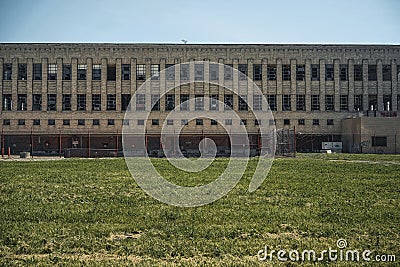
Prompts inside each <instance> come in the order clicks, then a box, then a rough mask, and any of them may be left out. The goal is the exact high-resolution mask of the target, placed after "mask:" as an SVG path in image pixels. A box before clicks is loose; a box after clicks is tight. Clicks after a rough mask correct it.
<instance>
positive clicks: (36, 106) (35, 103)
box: [32, 94, 42, 111]
mask: <svg viewBox="0 0 400 267" xmlns="http://www.w3.org/2000/svg"><path fill="white" fill-rule="evenodd" d="M32 110H33V111H40V110H42V95H41V94H34V95H33V96H32Z"/></svg>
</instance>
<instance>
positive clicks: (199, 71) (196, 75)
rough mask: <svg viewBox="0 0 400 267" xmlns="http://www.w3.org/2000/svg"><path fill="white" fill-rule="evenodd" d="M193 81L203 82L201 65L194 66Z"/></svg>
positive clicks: (202, 67)
mask: <svg viewBox="0 0 400 267" xmlns="http://www.w3.org/2000/svg"><path fill="white" fill-rule="evenodd" d="M194 80H195V81H202V80H204V65H203V64H195V65H194Z"/></svg>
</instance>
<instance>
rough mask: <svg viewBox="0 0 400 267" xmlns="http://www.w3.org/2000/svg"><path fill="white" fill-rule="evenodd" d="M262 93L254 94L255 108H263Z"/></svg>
mask: <svg viewBox="0 0 400 267" xmlns="http://www.w3.org/2000/svg"><path fill="white" fill-rule="evenodd" d="M262 97H263V96H262V95H253V110H262Z"/></svg>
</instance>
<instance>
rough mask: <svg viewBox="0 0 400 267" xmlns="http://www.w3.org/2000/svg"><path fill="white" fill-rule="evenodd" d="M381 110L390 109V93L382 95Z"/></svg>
mask: <svg viewBox="0 0 400 267" xmlns="http://www.w3.org/2000/svg"><path fill="white" fill-rule="evenodd" d="M383 110H386V111H390V110H392V95H383Z"/></svg>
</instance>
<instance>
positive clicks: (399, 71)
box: [397, 65, 400, 81]
mask: <svg viewBox="0 0 400 267" xmlns="http://www.w3.org/2000/svg"><path fill="white" fill-rule="evenodd" d="M397 80H398V81H400V65H397Z"/></svg>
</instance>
